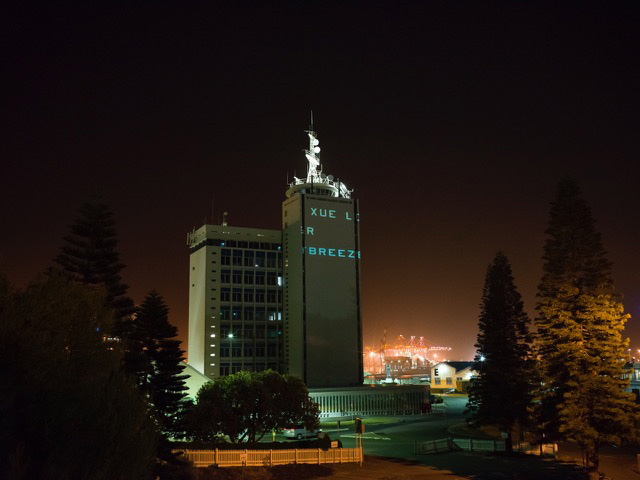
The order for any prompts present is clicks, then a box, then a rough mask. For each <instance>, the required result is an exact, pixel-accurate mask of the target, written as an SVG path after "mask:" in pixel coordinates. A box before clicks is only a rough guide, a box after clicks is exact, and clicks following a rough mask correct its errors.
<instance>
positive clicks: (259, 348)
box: [220, 343, 282, 358]
mask: <svg viewBox="0 0 640 480" xmlns="http://www.w3.org/2000/svg"><path fill="white" fill-rule="evenodd" d="M278 347H280V348H278ZM278 353H279V354H280V355H282V345H278V344H276V343H267V344H266V345H265V344H258V345H252V344H248V343H245V344H244V345H237V344H225V343H223V344H221V345H220V356H221V357H222V358H227V357H230V356H231V357H242V356H244V357H264V356H267V357H275V356H277V355H278Z"/></svg>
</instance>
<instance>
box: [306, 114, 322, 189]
mask: <svg viewBox="0 0 640 480" xmlns="http://www.w3.org/2000/svg"><path fill="white" fill-rule="evenodd" d="M307 135H309V149H308V150H305V151H304V155H305V157H307V161H308V162H309V164H308V166H307V183H322V179H321V177H320V174H321V172H322V166H321V165H320V147H319V146H318V145H319V144H320V140H318V136H317V134H316V132H315V131H314V130H313V110H311V123H310V124H309V130H307Z"/></svg>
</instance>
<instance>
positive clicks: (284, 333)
mask: <svg viewBox="0 0 640 480" xmlns="http://www.w3.org/2000/svg"><path fill="white" fill-rule="evenodd" d="M307 134H308V136H309V149H308V150H306V151H305V154H306V159H307V162H308V168H307V176H306V177H305V178H294V181H293V182H292V183H291V184H290V185H289V188H288V190H287V191H286V200H285V201H284V202H283V203H282V230H260V229H254V228H240V227H231V226H228V225H226V222H223V225H203V226H202V227H200V228H199V229H197V230H194V231H192V232H190V233H189V234H188V237H187V243H188V246H189V248H190V266H189V268H190V272H189V273H190V281H189V284H190V289H189V347H188V357H189V364H190V365H191V366H193V367H194V368H195V369H196V370H198V371H200V372H202V373H204V374H205V375H206V376H207V377H209V378H212V379H215V378H216V377H219V376H225V375H228V374H231V373H235V372H237V371H240V370H253V371H259V370H264V369H267V368H272V369H274V370H278V371H281V372H283V373H290V374H294V375H297V376H299V377H300V378H302V379H303V380H304V381H305V383H306V384H307V386H308V387H310V388H317V387H321V388H335V387H353V386H358V385H362V382H363V369H362V322H361V315H360V246H359V245H360V243H359V223H358V222H359V212H358V202H357V201H356V200H354V199H353V198H351V191H350V190H348V189H347V187H346V186H345V185H344V183H341V182H340V181H338V180H334V178H333V177H332V176H331V175H325V174H324V173H323V172H322V166H321V164H320V156H319V152H320V147H319V142H318V139H317V135H316V133H315V132H314V131H313V128H310V129H309V130H307ZM274 207H275V206H274Z"/></svg>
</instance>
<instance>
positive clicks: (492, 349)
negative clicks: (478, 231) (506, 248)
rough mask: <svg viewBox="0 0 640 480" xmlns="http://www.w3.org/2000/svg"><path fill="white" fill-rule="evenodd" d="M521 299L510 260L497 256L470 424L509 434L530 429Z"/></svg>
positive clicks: (527, 338)
mask: <svg viewBox="0 0 640 480" xmlns="http://www.w3.org/2000/svg"><path fill="white" fill-rule="evenodd" d="M528 323H529V319H528V317H527V315H526V313H525V312H524V307H523V303H522V298H521V296H520V294H519V293H518V291H517V289H516V286H515V284H514V280H513V275H512V273H511V265H510V264H509V260H508V259H507V257H506V256H505V255H504V254H503V253H502V252H498V253H497V254H496V256H495V258H494V259H493V262H492V263H491V264H490V265H489V267H488V268H487V275H486V277H485V284H484V289H483V292H482V303H481V305H480V319H479V333H478V343H476V348H477V354H476V358H475V366H474V369H475V370H476V371H477V372H478V375H477V377H476V378H474V379H473V380H472V381H471V384H470V387H469V409H470V411H471V413H472V414H471V416H470V421H472V422H475V423H480V424H493V425H497V426H499V427H500V428H501V429H502V430H503V431H505V432H507V433H508V434H509V437H508V438H507V442H506V444H507V451H511V430H512V428H513V426H514V425H515V424H516V422H519V423H520V425H521V426H522V425H523V424H526V423H527V417H528V414H527V409H528V407H529V406H530V405H531V400H532V398H533V392H532V384H531V375H532V372H533V360H532V358H531V335H530V334H529V328H528Z"/></svg>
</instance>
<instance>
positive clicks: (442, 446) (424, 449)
mask: <svg viewBox="0 0 640 480" xmlns="http://www.w3.org/2000/svg"><path fill="white" fill-rule="evenodd" d="M448 450H451V445H450V443H449V439H448V438H441V439H439V440H431V441H428V442H416V443H415V444H414V449H413V451H414V453H417V454H420V453H437V452H446V451H448Z"/></svg>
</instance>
